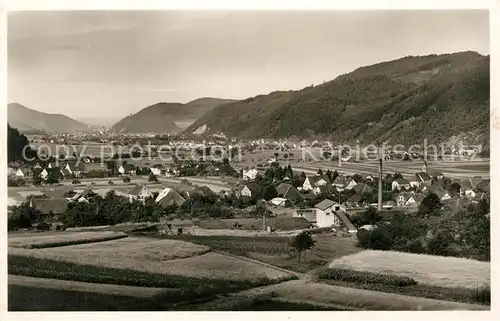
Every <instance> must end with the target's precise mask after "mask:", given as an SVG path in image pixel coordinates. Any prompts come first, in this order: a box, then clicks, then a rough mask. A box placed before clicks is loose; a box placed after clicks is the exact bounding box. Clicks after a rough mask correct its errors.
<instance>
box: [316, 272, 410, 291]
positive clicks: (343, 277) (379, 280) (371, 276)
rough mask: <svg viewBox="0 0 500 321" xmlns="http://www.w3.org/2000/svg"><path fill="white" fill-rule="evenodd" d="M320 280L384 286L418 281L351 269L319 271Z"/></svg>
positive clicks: (406, 284) (405, 284) (402, 284)
mask: <svg viewBox="0 0 500 321" xmlns="http://www.w3.org/2000/svg"><path fill="white" fill-rule="evenodd" d="M317 276H318V278H319V279H325V280H335V281H345V282H350V283H360V284H384V285H390V286H399V287H403V286H411V285H416V284H417V281H415V280H414V279H412V278H409V277H405V276H397V275H390V274H381V273H373V272H366V271H355V270H349V269H339V268H329V269H322V270H320V271H318V274H317Z"/></svg>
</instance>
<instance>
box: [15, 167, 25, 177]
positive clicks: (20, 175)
mask: <svg viewBox="0 0 500 321" xmlns="http://www.w3.org/2000/svg"><path fill="white" fill-rule="evenodd" d="M25 176H26V175H24V172H23V171H22V169H20V168H18V169H17V171H16V174H15V177H16V178H24V177H25Z"/></svg>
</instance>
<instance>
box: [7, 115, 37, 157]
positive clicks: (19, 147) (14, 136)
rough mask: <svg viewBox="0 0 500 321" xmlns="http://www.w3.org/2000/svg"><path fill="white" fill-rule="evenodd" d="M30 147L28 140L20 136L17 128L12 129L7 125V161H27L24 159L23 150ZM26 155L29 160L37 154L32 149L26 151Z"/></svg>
mask: <svg viewBox="0 0 500 321" xmlns="http://www.w3.org/2000/svg"><path fill="white" fill-rule="evenodd" d="M28 145H29V141H28V138H26V136H24V135H22V134H20V133H19V131H18V130H17V129H16V128H12V127H10V125H9V124H7V161H8V162H13V161H21V162H24V161H26V160H25V159H24V157H23V149H24V148H25V146H28ZM25 153H26V156H27V157H29V158H32V157H34V156H35V155H36V152H35V151H33V150H32V149H31V148H30V149H26V151H25Z"/></svg>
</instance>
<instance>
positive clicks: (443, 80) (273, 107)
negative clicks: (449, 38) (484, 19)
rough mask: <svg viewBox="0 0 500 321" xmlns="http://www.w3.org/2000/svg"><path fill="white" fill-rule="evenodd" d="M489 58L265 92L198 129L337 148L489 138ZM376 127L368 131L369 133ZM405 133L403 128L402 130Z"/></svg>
mask: <svg viewBox="0 0 500 321" xmlns="http://www.w3.org/2000/svg"><path fill="white" fill-rule="evenodd" d="M488 116H489V56H486V57H485V56H481V55H479V54H477V53H473V52H463V53H457V54H451V55H439V56H437V55H430V56H425V57H405V58H402V59H399V60H395V61H391V62H386V63H382V64H377V65H373V66H369V67H363V68H359V69H357V70H355V71H353V72H352V73H349V74H347V75H343V76H340V77H338V78H336V79H335V80H332V81H330V82H327V83H324V84H321V85H319V86H315V87H307V88H304V89H302V90H300V91H282V92H273V93H271V94H269V95H260V96H257V97H254V98H249V99H246V100H242V101H238V102H234V103H231V104H227V105H222V106H219V107H216V108H215V109H213V110H212V111H211V112H209V113H207V114H205V115H204V116H203V117H201V118H200V119H199V120H198V121H196V122H195V123H194V124H193V125H191V126H190V127H188V129H187V130H186V132H192V131H194V130H195V129H196V128H198V127H199V126H201V125H203V124H206V125H207V126H208V128H209V129H210V130H211V131H213V132H219V131H222V132H224V133H226V134H229V135H231V136H239V137H251V138H255V137H263V136H264V137H292V136H298V137H317V136H322V137H328V138H330V139H331V140H333V141H335V142H338V143H346V142H354V141H355V140H356V139H359V140H360V142H361V143H371V142H372V141H384V140H386V139H390V138H394V139H395V138H397V143H398V144H410V143H416V142H419V143H421V140H422V136H423V137H425V138H427V139H428V141H429V142H439V143H440V142H442V141H443V140H445V139H447V138H449V137H450V136H452V135H455V134H459V133H463V132H469V131H471V130H475V129H477V130H479V132H480V133H483V134H485V135H486V136H488V135H489V125H488V120H489V117H488ZM375 124H376V125H375ZM405 125H411V126H405Z"/></svg>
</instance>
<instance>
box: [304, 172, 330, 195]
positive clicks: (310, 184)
mask: <svg viewBox="0 0 500 321" xmlns="http://www.w3.org/2000/svg"><path fill="white" fill-rule="evenodd" d="M327 184H330V179H329V178H328V176H327V175H316V176H307V177H306V179H305V180H304V183H303V184H302V190H303V191H313V192H314V193H315V194H319V193H321V190H320V186H324V185H327Z"/></svg>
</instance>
